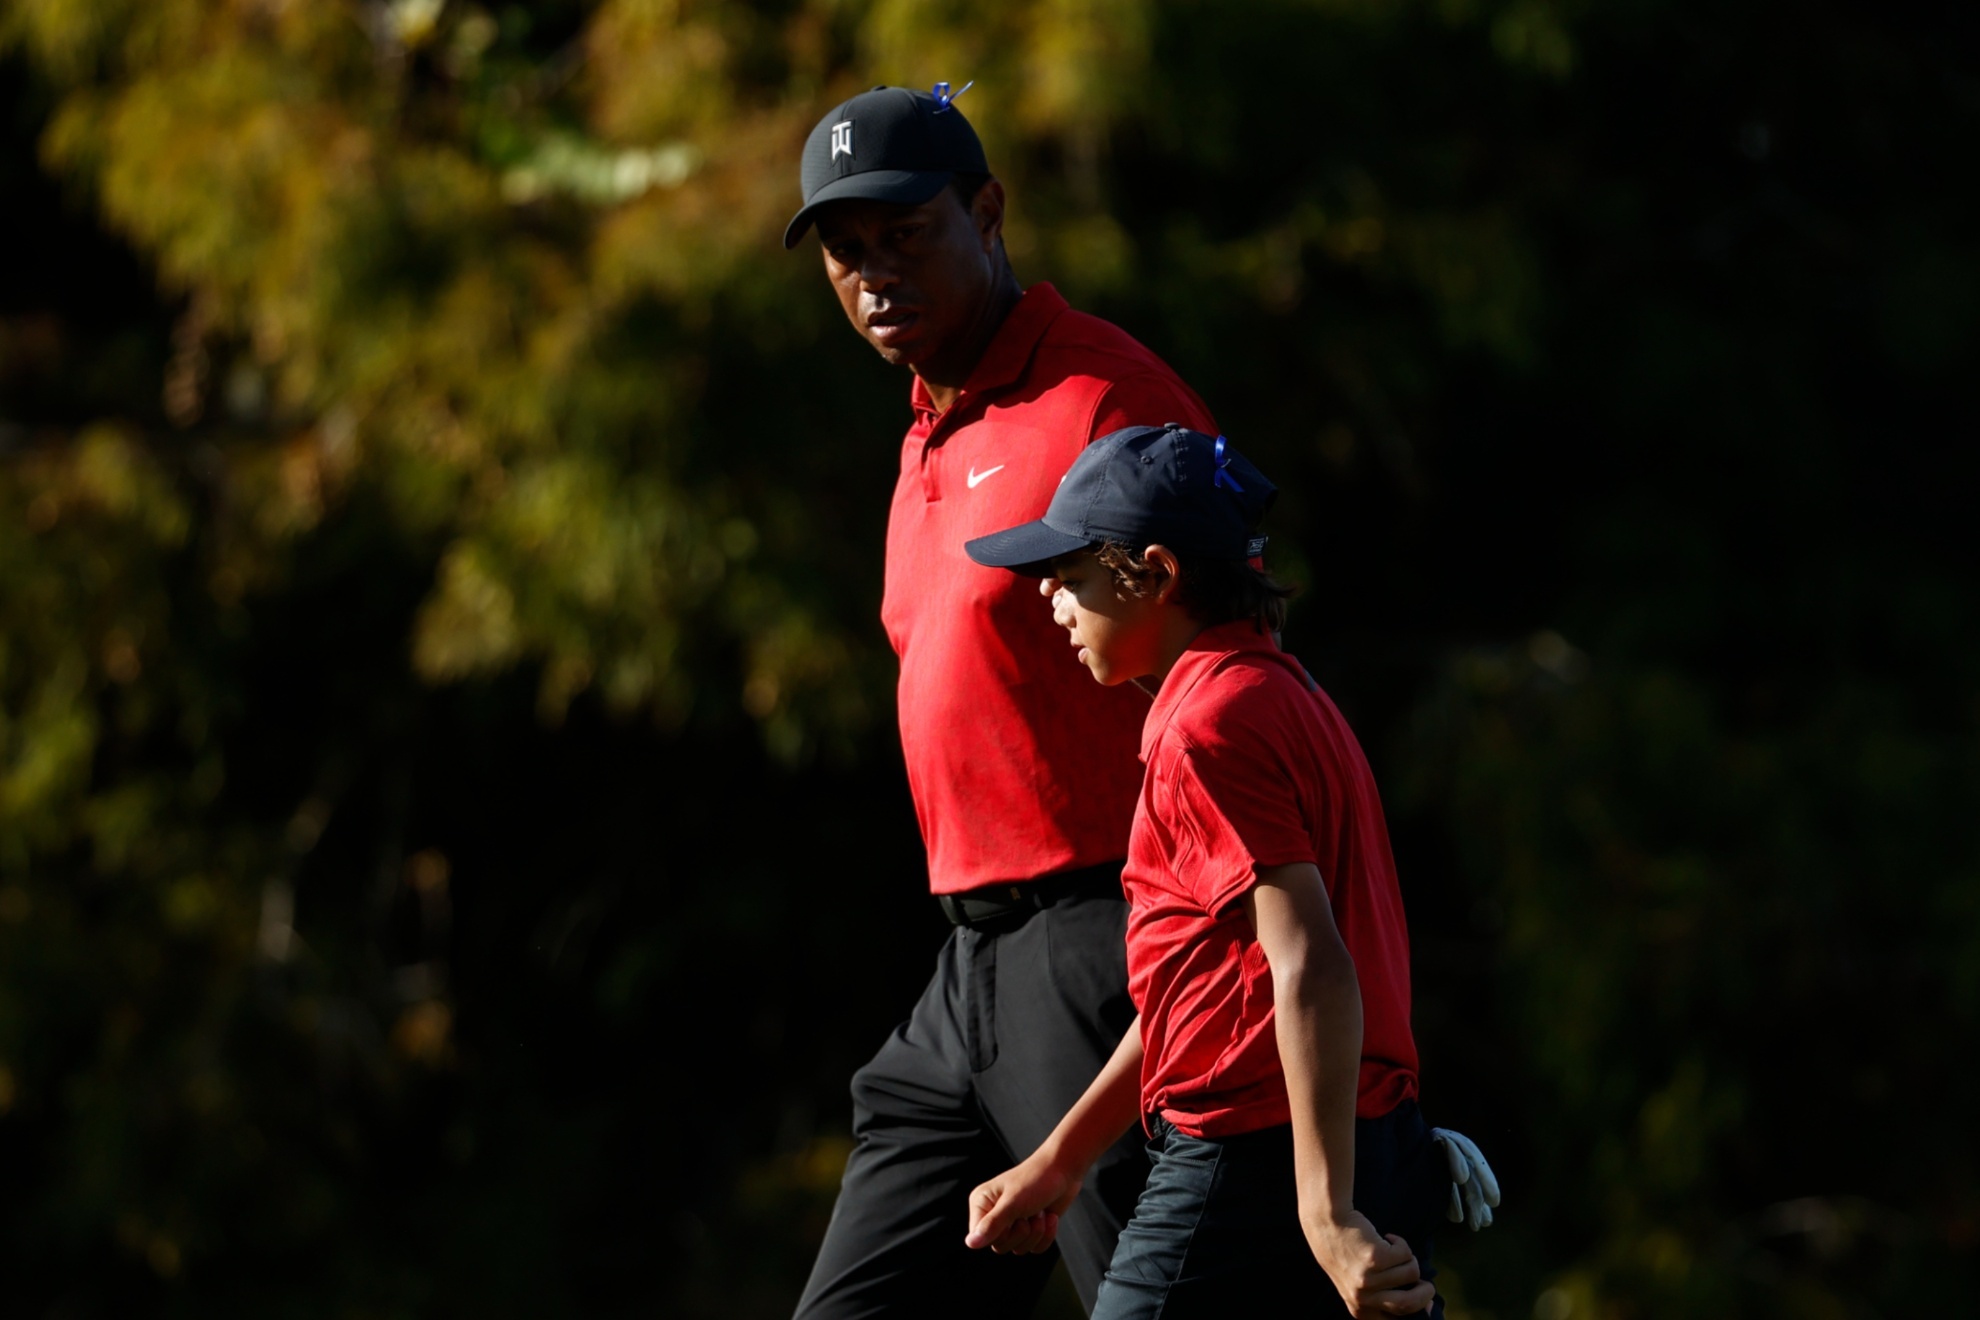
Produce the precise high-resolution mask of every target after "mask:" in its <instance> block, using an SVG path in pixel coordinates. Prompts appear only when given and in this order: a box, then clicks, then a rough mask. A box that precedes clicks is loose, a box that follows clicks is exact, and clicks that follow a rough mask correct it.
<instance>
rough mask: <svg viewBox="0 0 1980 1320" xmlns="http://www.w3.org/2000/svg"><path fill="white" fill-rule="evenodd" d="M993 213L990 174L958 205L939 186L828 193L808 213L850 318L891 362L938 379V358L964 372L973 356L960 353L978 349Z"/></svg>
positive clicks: (996, 266) (994, 257)
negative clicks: (889, 198)
mask: <svg viewBox="0 0 1980 1320" xmlns="http://www.w3.org/2000/svg"><path fill="white" fill-rule="evenodd" d="M1003 223H1004V190H1003V187H1002V185H1000V184H999V183H998V182H997V181H996V180H995V179H992V180H990V181H989V182H988V183H985V184H984V185H983V187H982V189H981V190H980V191H979V192H978V193H977V195H976V200H975V202H974V203H973V204H972V205H971V206H970V207H969V208H968V209H965V208H964V206H963V204H962V201H961V199H960V198H958V197H957V196H956V193H955V190H954V189H953V188H944V189H942V191H941V192H939V193H937V194H935V196H934V197H932V198H930V199H929V200H928V201H926V202H923V203H922V204H921V205H919V206H900V205H896V204H894V203H892V202H873V201H843V202H833V203H832V204H831V205H829V206H826V207H824V208H822V209H821V210H820V211H819V212H818V219H817V224H818V239H819V243H820V245H821V246H822V247H823V248H824V250H825V274H826V275H827V276H828V277H829V278H830V279H831V281H832V287H833V289H834V290H836V291H837V293H838V295H839V305H840V306H841V307H843V308H845V311H846V317H847V319H848V320H850V321H851V322H852V323H853V328H854V329H855V330H858V331H859V333H860V335H861V336H862V337H863V338H864V339H865V340H866V342H867V343H869V344H872V345H873V347H875V348H876V349H878V350H879V351H880V356H881V357H883V358H885V359H887V361H889V362H891V363H893V364H894V365H895V366H906V367H912V368H914V369H915V370H916V371H917V372H919V373H921V374H922V375H923V376H933V377H935V378H938V379H940V378H943V377H942V371H943V368H944V367H945V366H949V367H950V368H951V372H950V374H954V375H960V376H966V375H967V374H968V369H969V367H971V366H973V365H974V361H973V359H972V360H971V361H966V362H965V361H962V360H961V359H962V358H964V357H969V356H971V355H973V354H974V353H976V352H979V351H980V350H981V347H982V345H981V343H980V342H978V341H979V339H980V336H981V331H982V327H983V325H984V322H985V320H986V319H987V318H988V317H989V316H990V315H991V314H992V309H993V306H994V294H995V290H996V287H997V276H998V273H999V271H1000V269H1001V262H1000V259H999V257H998V254H997V239H998V237H999V236H1000V235H1001V234H1002V232H1003ZM951 358H954V359H956V361H954V362H950V361H949V359H951ZM957 367H959V368H960V371H959V372H957V371H956V370H954V368H957ZM956 383H958V384H959V383H960V380H959V379H958V380H957V381H956Z"/></svg>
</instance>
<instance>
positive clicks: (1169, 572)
mask: <svg viewBox="0 0 1980 1320" xmlns="http://www.w3.org/2000/svg"><path fill="white" fill-rule="evenodd" d="M1141 562H1142V563H1144V564H1146V565H1148V568H1149V571H1150V572H1154V573H1160V574H1161V575H1162V585H1161V586H1159V587H1157V588H1155V596H1154V599H1155V600H1156V601H1157V602H1159V603H1161V604H1163V605H1167V604H1168V603H1170V602H1171V601H1173V600H1174V599H1175V596H1176V589H1177V588H1178V587H1180V586H1181V585H1182V563H1181V562H1180V561H1179V560H1177V558H1176V554H1175V551H1173V550H1171V549H1169V547H1168V546H1166V545H1151V546H1149V547H1148V548H1147V549H1146V550H1143V551H1142V552H1141Z"/></svg>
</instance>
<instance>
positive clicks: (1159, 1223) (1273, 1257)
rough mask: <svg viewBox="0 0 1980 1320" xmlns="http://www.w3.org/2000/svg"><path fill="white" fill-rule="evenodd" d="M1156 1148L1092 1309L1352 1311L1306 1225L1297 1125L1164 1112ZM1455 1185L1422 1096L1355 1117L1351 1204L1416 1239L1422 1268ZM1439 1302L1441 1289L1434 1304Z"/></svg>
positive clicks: (1157, 1313) (1148, 1315)
mask: <svg viewBox="0 0 1980 1320" xmlns="http://www.w3.org/2000/svg"><path fill="white" fill-rule="evenodd" d="M1148 1150H1149V1155H1150V1156H1151V1158H1152V1159H1153V1161H1154V1168H1153V1169H1152V1171H1151V1172H1150V1173H1149V1176H1148V1186H1147V1188H1146V1189H1145V1190H1144V1191H1143V1192H1142V1194H1141V1202H1140V1204H1139V1205H1137V1206H1136V1207H1135V1212H1134V1218H1133V1219H1132V1220H1131V1221H1130V1222H1129V1224H1128V1226H1127V1229H1126V1230H1125V1231H1124V1232H1123V1233H1122V1234H1121V1240H1120V1245H1119V1246H1118V1247H1117V1248H1116V1249H1115V1252H1114V1259H1113V1263H1112V1264H1111V1265H1109V1266H1108V1267H1107V1281H1106V1284H1105V1286H1104V1287H1103V1288H1102V1289H1101V1292H1100V1303H1099V1305H1098V1306H1097V1307H1096V1308H1095V1309H1094V1311H1093V1320H1157V1317H1159V1320H1219V1318H1221V1317H1229V1316H1240V1315H1244V1316H1258V1317H1261V1320H1263V1318H1264V1317H1275V1316H1298V1317H1300V1318H1301V1320H1308V1318H1309V1317H1319V1318H1320V1320H1327V1318H1329V1317H1336V1318H1338V1317H1345V1316H1346V1315H1347V1314H1348V1310H1347V1307H1346V1306H1345V1305H1344V1304H1342V1302H1341V1299H1340V1294H1339V1293H1338V1292H1336V1291H1335V1289H1334V1285H1333V1282H1332V1281H1331V1280H1329V1279H1328V1278H1327V1274H1326V1271H1324V1270H1322V1269H1321V1268H1320V1265H1319V1263H1318V1262H1317V1261H1315V1260H1314V1259H1313V1252H1312V1250H1311V1249H1310V1248H1309V1247H1308V1246H1307V1244H1306V1237H1305V1235H1304V1233H1302V1232H1301V1230H1300V1226H1299V1194H1298V1190H1297V1187H1296V1185H1295V1181H1294V1176H1293V1144H1292V1128H1291V1127H1290V1126H1280V1127H1273V1128H1266V1129H1265V1130H1263V1131H1261V1132H1247V1133H1245V1134H1243V1135H1242V1136H1236V1137H1225V1138H1222V1139H1220V1140H1213V1139H1209V1138H1204V1137H1192V1136H1188V1135H1186V1134H1184V1133H1182V1132H1178V1131H1177V1130H1176V1129H1175V1128H1174V1127H1172V1126H1170V1125H1169V1124H1168V1123H1166V1122H1162V1121H1161V1120H1159V1119H1158V1120H1157V1121H1156V1124H1155V1130H1154V1132H1153V1135H1152V1136H1151V1137H1150V1139H1149V1142H1148ZM1450 1194H1451V1179H1450V1171H1449V1168H1448V1166H1447V1165H1446V1164H1445V1161H1444V1157H1443V1153H1442V1152H1441V1151H1439V1150H1438V1149H1437V1148H1436V1146H1435V1144H1434V1143H1433V1142H1432V1141H1431V1139H1430V1130H1429V1128H1428V1127H1426V1126H1425V1125H1424V1122H1423V1118H1422V1115H1421V1114H1420V1113H1418V1111H1417V1107H1416V1102H1415V1101H1414V1100H1406V1101H1404V1102H1403V1103H1402V1104H1401V1105H1400V1106H1398V1107H1397V1108H1396V1109H1394V1110H1392V1111H1391V1112H1389V1113H1388V1114H1385V1115H1383V1116H1382V1117H1381V1118H1376V1119H1358V1120H1356V1122H1355V1125H1354V1204H1355V1209H1357V1210H1359V1211H1361V1213H1362V1214H1364V1215H1367V1216H1368V1218H1369V1219H1370V1220H1372V1221H1373V1222H1374V1224H1375V1227H1376V1230H1377V1231H1379V1232H1382V1233H1395V1234H1398V1235H1399V1236H1401V1237H1402V1239H1403V1240H1404V1241H1406V1242H1408V1243H1409V1246H1410V1249H1411V1250H1412V1251H1414V1252H1415V1253H1416V1260H1417V1263H1418V1264H1419V1265H1420V1266H1421V1267H1422V1269H1423V1277H1425V1278H1431V1277H1433V1276H1434V1275H1435V1274H1436V1269H1435V1268H1434V1267H1433V1266H1432V1265H1431V1263H1430V1247H1431V1235H1432V1233H1433V1231H1434V1229H1435V1226H1436V1224H1437V1223H1438V1222H1439V1221H1440V1219H1441V1218H1442V1216H1443V1211H1444V1207H1445V1206H1446V1205H1447V1204H1448V1203H1449V1200H1450ZM1443 1313H1444V1303H1443V1299H1442V1298H1441V1297H1439V1298H1438V1299H1437V1300H1436V1301H1435V1302H1434V1303H1432V1309H1431V1310H1430V1312H1429V1314H1430V1316H1431V1317H1433V1320H1442V1316H1443Z"/></svg>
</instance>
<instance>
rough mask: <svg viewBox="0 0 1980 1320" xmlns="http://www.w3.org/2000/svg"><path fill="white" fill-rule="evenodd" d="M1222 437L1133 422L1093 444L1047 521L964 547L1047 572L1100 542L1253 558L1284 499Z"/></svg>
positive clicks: (995, 561) (993, 560)
mask: <svg viewBox="0 0 1980 1320" xmlns="http://www.w3.org/2000/svg"><path fill="white" fill-rule="evenodd" d="M1278 494H1279V488H1278V487H1277V486H1274V485H1273V484H1272V483H1271V482H1269V481H1267V480H1266V479H1265V474H1264V473H1263V472H1260V471H1259V470H1258V469H1257V468H1255V467H1253V466H1252V465H1251V463H1250V462H1249V461H1248V460H1246V458H1245V457H1244V455H1242V454H1240V453H1238V452H1237V450H1235V449H1233V448H1232V447H1231V444H1230V442H1229V441H1228V440H1226V439H1225V438H1224V437H1223V436H1221V435H1215V436H1212V435H1205V434H1203V432H1201V431H1192V430H1189V429H1188V428H1187V427H1183V426H1179V425H1177V424H1176V423H1174V422H1171V423H1169V424H1168V425H1167V426H1130V427H1128V428H1127V429H1126V430H1122V431H1115V432H1113V433H1112V434H1111V435H1104V436H1102V437H1100V439H1098V440H1095V441H1094V442H1093V443H1092V444H1090V445H1088V446H1087V447H1086V448H1085V449H1084V450H1082V451H1081V453H1080V456H1079V457H1078V458H1076V459H1074V460H1073V465H1072V466H1071V467H1070V468H1068V469H1066V475H1065V476H1064V477H1062V478H1060V480H1059V489H1058V491H1057V492H1056V493H1055V494H1054V495H1053V496H1052V503H1051V504H1050V505H1049V506H1048V507H1047V508H1046V510H1045V516H1044V517H1043V518H1040V519H1039V520H1038V521H1036V522H1028V523H1025V524H1023V525H1022V526H1018V527H1012V528H1009V529H1007V530H1005V531H1001V532H993V533H991V534H990V535H989V536H979V537H978V538H976V539H975V540H974V541H969V542H966V543H964V545H963V550H964V551H965V552H966V553H967V554H968V555H969V557H970V558H971V559H974V560H975V561H976V562H977V563H979V564H982V565H984V566H985V567H986V568H1008V569H1013V570H1015V571H1017V572H1020V573H1031V572H1037V571H1041V570H1043V569H1044V568H1045V567H1046V566H1047V565H1049V564H1050V563H1051V562H1052V561H1053V560H1054V559H1058V558H1060V557H1061V556H1064V555H1070V554H1076V553H1078V552H1079V551H1081V550H1085V549H1088V548H1089V547H1092V546H1095V545H1098V544H1099V543H1100V542H1102V541H1116V542H1119V543H1120V544H1122V545H1125V546H1127V547H1128V548H1129V549H1130V550H1135V551H1139V550H1141V549H1143V548H1144V547H1147V546H1150V545H1165V546H1167V547H1169V549H1171V550H1173V551H1175V552H1176V553H1177V554H1179V555H1197V556H1201V557H1203V558H1205V559H1256V558H1258V556H1259V555H1260V554H1262V553H1263V552H1264V544H1263V540H1262V538H1259V537H1258V536H1256V534H1255V533H1256V532H1257V529H1258V524H1259V521H1260V520H1261V519H1263V518H1264V517H1265V514H1266V511H1267V510H1269V509H1270V508H1271V507H1272V501H1273V500H1275V499H1277V498H1278Z"/></svg>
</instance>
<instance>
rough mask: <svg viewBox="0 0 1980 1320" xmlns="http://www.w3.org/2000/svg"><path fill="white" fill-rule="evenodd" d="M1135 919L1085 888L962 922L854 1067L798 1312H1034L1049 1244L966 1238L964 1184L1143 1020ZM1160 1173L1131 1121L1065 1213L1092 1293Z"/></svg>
mask: <svg viewBox="0 0 1980 1320" xmlns="http://www.w3.org/2000/svg"><path fill="white" fill-rule="evenodd" d="M1108 871H1109V873H1110V874H1111V875H1112V877H1114V879H1115V881H1116V882H1117V881H1118V877H1119V874H1120V867H1119V865H1118V864H1116V865H1114V866H1113V867H1111V868H1108ZM1106 887H1109V886H1085V887H1084V888H1085V889H1086V890H1087V891H1093V890H1095V889H1097V888H1106ZM1126 927H1127V904H1126V903H1125V902H1124V901H1122V900H1121V899H1119V898H1115V897H1111V896H1081V895H1074V896H1070V897H1067V898H1063V899H1061V900H1060V901H1059V902H1057V903H1056V904H1054V905H1053V906H1051V907H1048V908H1045V909H1043V910H1041V911H1035V912H1031V913H1030V914H1028V916H1024V917H1023V918H1022V919H1017V918H1007V919H1005V921H1004V922H1003V923H1002V924H999V925H997V926H993V927H991V928H988V929H965V928H958V929H957V930H956V931H955V932H954V933H953V934H952V935H951V936H950V937H949V941H948V943H947V944H945V945H944V946H943V947H942V952H941V955H940V957H938V958H937V959H936V963H935V977H934V979H933V980H932V981H930V982H929V983H928V989H927V990H926V991H925V992H923V994H922V996H921V1002H919V1003H918V1004H916V1005H915V1007H914V1014H913V1016H912V1017H910V1018H909V1019H908V1020H907V1021H906V1022H905V1023H903V1024H902V1025H901V1026H899V1027H897V1028H895V1030H894V1033H893V1035H892V1036H890V1037H889V1038H888V1040H887V1043H886V1044H885V1045H883V1046H882V1047H881V1048H880V1052H879V1053H878V1054H876V1055H875V1056H874V1057H873V1060H872V1062H870V1063H868V1064H867V1065H866V1066H865V1067H864V1068H861V1069H860V1070H859V1072H858V1073H856V1074H854V1076H853V1083H852V1094H853V1136H854V1138H855V1144H854V1147H853V1153H852V1157H851V1158H850V1159H849V1160H848V1161H847V1162H846V1175H845V1180H844V1182H843V1183H842V1184H841V1185H840V1189H839V1200H838V1204H837V1205H836V1206H835V1207H834V1209H833V1211H832V1222H831V1226H830V1227H829V1228H827V1229H826V1232H825V1242H824V1245H823V1246H822V1247H820V1248H819V1252H818V1260H817V1263H816V1264H815V1265H814V1266H813V1267H812V1271H811V1282H810V1283H809V1284H808V1285H807V1286H806V1288H805V1291H804V1297H803V1300H801V1301H800V1302H799V1303H798V1309H797V1316H798V1320H853V1318H854V1317H868V1316H896V1317H930V1316H940V1317H943V1318H944V1320H950V1318H952V1317H953V1318H954V1320H965V1318H968V1317H984V1318H985V1320H989V1318H990V1317H998V1318H999V1320H1007V1318H1011V1317H1022V1316H1025V1315H1028V1314H1029V1313H1030V1311H1031V1307H1032V1304H1033V1302H1034V1301H1035V1300H1036V1298H1037V1296H1038V1293H1039V1290H1040V1289H1041V1288H1043V1287H1044V1284H1045V1280H1046V1278H1047V1276H1048V1275H1049V1274H1050V1273H1051V1269H1052V1263H1053V1259H1054V1258H1053V1256H1052V1255H1043V1256H997V1255H993V1254H991V1253H990V1252H989V1251H987V1250H985V1251H971V1250H970V1249H969V1248H967V1247H965V1246H964V1245H963V1233H964V1231H965V1229H966V1227H967V1225H968V1218H969V1216H968V1203H967V1202H968V1196H969V1193H970V1191H971V1189H972V1188H974V1187H975V1186H976V1185H977V1184H978V1183H980V1182H983V1181H984V1180H985V1179H987V1178H990V1177H992V1176H993V1175H995V1174H997V1173H1000V1172H1002V1171H1003V1170H1005V1169H1007V1168H1009V1167H1010V1166H1011V1165H1013V1164H1015V1163H1017V1162H1018V1161H1019V1160H1021V1159H1023V1158H1024V1157H1025V1156H1027V1155H1029V1154H1031V1152H1032V1151H1033V1150H1035V1149H1036V1148H1037V1147H1038V1145H1039V1144H1040V1143H1041V1142H1042V1141H1044V1139H1045V1137H1046V1136H1047V1135H1048V1134H1049V1133H1050V1132H1051V1130H1052V1128H1053V1127H1054V1125H1056V1124H1057V1123H1058V1121H1059V1119H1060V1118H1061V1117H1062V1116H1063V1115H1064V1114H1065V1112H1066V1111H1067V1110H1068V1109H1070V1108H1071V1107H1072V1104H1073V1101H1075V1100H1077V1099H1078V1098H1079V1096H1080V1094H1081V1093H1082V1092H1083V1091H1085V1089H1086V1087H1087V1084H1088V1083H1090V1082H1091V1081H1092V1080H1093V1078H1094V1076H1095V1075H1096V1074H1097V1073H1098V1072H1099V1071H1100V1067H1101V1065H1102V1064H1104V1063H1105V1062H1106V1061H1107V1059H1108V1057H1109V1056H1110V1055H1111V1054H1112V1053H1113V1052H1114V1047H1115V1045H1117V1044H1118V1043H1119V1042H1120V1039H1121V1036H1122V1034H1123V1033H1124V1032H1125V1031H1126V1030H1127V1027H1128V1024H1129V1023H1130V1022H1132V1021H1133V1020H1134V1007H1133V1005H1132V1004H1131V1003H1130V1002H1129V1000H1128V996H1127V967H1126ZM1147 1174H1148V1159H1147V1156H1146V1154H1145V1153H1144V1150H1143V1147H1142V1142H1141V1134H1140V1133H1139V1132H1131V1133H1129V1134H1128V1135H1127V1136H1126V1137H1124V1138H1123V1139H1122V1140H1121V1141H1120V1142H1119V1143H1117V1144H1116V1145H1115V1146H1114V1148H1113V1149H1112V1150H1110V1151H1109V1152H1108V1153H1107V1154H1106V1155H1105V1156H1104V1157H1102V1159H1101V1160H1100V1162H1099V1163H1098V1164H1097V1165H1096V1166H1095V1167H1094V1169H1093V1172H1092V1173H1091V1174H1090V1175H1089V1176H1088V1178H1087V1180H1086V1184H1085V1186H1084V1187H1083V1188H1082V1190H1081V1192H1080V1196H1079V1200H1078V1201H1077V1202H1075V1203H1074V1205H1073V1206H1072V1208H1071V1209H1070V1210H1068V1211H1067V1213H1066V1214H1065V1215H1064V1216H1062V1217H1061V1219H1060V1223H1059V1250H1060V1251H1061V1252H1063V1253H1064V1255H1065V1260H1066V1268H1067V1271H1068V1272H1069V1273H1070V1274H1071V1275H1072V1280H1073V1286H1074V1287H1075V1288H1077V1289H1078V1291H1079V1295H1080V1300H1081V1301H1082V1302H1084V1303H1085V1304H1086V1307H1087V1309H1088V1310H1091V1309H1092V1307H1093V1298H1094V1294H1095V1293H1096V1292H1097V1291H1098V1289H1099V1286H1100V1278H1101V1276H1102V1274H1103V1273H1104V1272H1105V1271H1106V1268H1107V1262H1108V1260H1109V1259H1110V1258H1111V1257H1112V1255H1113V1251H1114V1242H1115V1239H1116V1238H1118V1237H1119V1236H1120V1231H1121V1226H1122V1225H1123V1224H1125V1223H1126V1222H1127V1219H1128V1216H1129V1215H1130V1214H1132V1213H1133V1211H1134V1203H1135V1199H1136V1197H1137V1196H1139V1195H1140V1192H1141V1186H1142V1183H1143V1182H1144V1181H1145V1180H1146V1178H1147Z"/></svg>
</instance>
